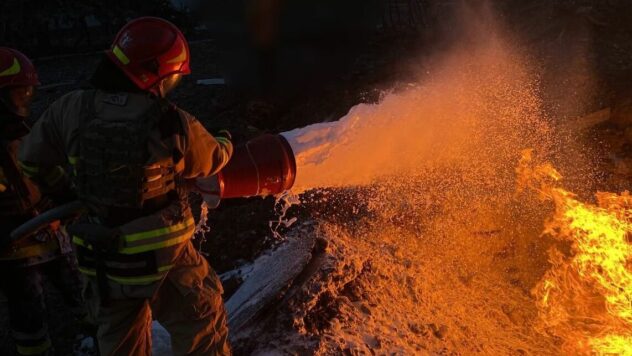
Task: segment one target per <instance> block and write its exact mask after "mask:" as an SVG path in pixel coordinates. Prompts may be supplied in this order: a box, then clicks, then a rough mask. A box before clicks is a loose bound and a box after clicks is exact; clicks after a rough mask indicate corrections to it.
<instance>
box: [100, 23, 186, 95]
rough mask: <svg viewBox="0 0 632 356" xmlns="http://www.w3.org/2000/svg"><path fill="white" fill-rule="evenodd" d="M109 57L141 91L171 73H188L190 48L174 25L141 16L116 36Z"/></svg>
mask: <svg viewBox="0 0 632 356" xmlns="http://www.w3.org/2000/svg"><path fill="white" fill-rule="evenodd" d="M106 53H107V56H108V57H109V58H110V60H112V62H114V64H115V65H117V66H118V67H119V68H120V69H121V70H122V71H123V73H125V75H126V76H127V77H128V78H129V79H131V80H132V82H134V84H136V86H138V87H139V88H140V89H142V90H152V87H153V86H154V85H155V84H156V83H158V82H159V81H160V80H162V79H164V78H166V77H168V76H170V75H172V74H182V75H185V74H189V73H191V69H190V68H189V45H188V43H187V40H186V39H185V38H184V35H183V34H182V32H181V31H180V30H179V29H178V28H177V27H176V26H175V25H174V24H172V23H171V22H169V21H167V20H163V19H161V18H157V17H141V18H138V19H135V20H132V21H130V22H128V23H127V24H126V25H125V26H123V28H122V29H121V31H119V33H118V34H117V35H116V38H115V39H114V43H113V44H112V48H110V49H109V50H107V52H106Z"/></svg>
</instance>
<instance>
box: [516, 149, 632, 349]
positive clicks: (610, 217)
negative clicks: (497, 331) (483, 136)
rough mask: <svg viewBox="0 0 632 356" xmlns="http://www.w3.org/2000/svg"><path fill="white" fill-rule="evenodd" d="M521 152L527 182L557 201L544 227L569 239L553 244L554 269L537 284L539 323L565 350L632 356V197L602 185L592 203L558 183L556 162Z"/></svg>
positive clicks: (520, 174) (521, 172)
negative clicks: (566, 247)
mask: <svg viewBox="0 0 632 356" xmlns="http://www.w3.org/2000/svg"><path fill="white" fill-rule="evenodd" d="M532 161H533V160H532V152H531V151H530V150H527V151H524V152H523V155H522V159H521V162H520V165H519V167H518V169H517V173H518V182H519V184H520V186H522V187H529V188H532V189H534V190H536V191H537V192H538V193H539V195H540V198H541V199H543V200H547V201H552V202H554V204H555V213H554V216H553V218H551V219H550V220H549V221H547V222H546V224H545V231H544V234H546V235H549V236H552V237H553V238H555V239H557V240H559V241H561V242H563V243H567V244H569V243H570V251H569V252H566V253H565V252H562V251H561V249H560V248H553V249H551V250H550V251H549V260H550V262H551V264H552V268H551V269H550V270H549V271H548V272H547V273H546V274H545V276H544V277H543V279H542V281H541V282H540V283H539V284H538V285H536V287H535V288H534V289H533V291H532V292H533V294H534V295H535V297H536V298H537V306H538V310H539V313H540V317H541V318H540V319H541V323H540V324H541V325H539V327H540V328H541V329H542V330H543V331H545V332H548V333H550V334H553V335H555V336H558V337H561V338H562V339H563V340H564V346H563V350H564V351H566V352H574V353H577V352H579V353H584V354H590V353H596V354H599V355H612V354H617V355H632V272H631V271H630V262H631V261H632V245H631V244H630V242H629V236H630V233H631V232H632V221H631V218H632V196H631V195H630V193H629V192H627V191H626V192H623V193H621V194H614V193H605V192H600V193H597V194H596V200H597V203H596V204H595V205H593V204H589V203H584V202H581V201H579V200H578V199H577V197H576V196H575V195H574V194H573V193H571V192H568V191H566V190H564V189H562V188H561V187H559V182H560V180H561V179H562V177H561V175H560V174H559V173H558V172H557V171H556V170H555V168H553V167H552V166H551V165H547V164H545V165H539V166H534V165H533V163H532Z"/></svg>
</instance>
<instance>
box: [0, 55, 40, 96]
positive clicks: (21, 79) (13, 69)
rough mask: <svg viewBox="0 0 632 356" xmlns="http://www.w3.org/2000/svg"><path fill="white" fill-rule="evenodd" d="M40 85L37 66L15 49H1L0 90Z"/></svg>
mask: <svg viewBox="0 0 632 356" xmlns="http://www.w3.org/2000/svg"><path fill="white" fill-rule="evenodd" d="M39 84H40V82H39V80H38V79H37V71H35V66H33V63H31V60H30V59H28V57H26V56H25V55H24V54H22V52H20V51H17V50H15V49H12V48H7V47H0V89H3V88H7V87H29V86H37V85H39Z"/></svg>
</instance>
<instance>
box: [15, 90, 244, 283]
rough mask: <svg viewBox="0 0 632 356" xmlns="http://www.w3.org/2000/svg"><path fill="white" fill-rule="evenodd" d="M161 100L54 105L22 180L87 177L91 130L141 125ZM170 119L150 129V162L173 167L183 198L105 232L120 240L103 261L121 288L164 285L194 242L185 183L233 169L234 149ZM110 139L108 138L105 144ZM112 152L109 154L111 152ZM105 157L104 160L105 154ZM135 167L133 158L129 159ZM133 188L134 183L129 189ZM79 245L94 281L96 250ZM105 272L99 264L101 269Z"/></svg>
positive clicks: (113, 97)
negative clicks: (95, 124) (58, 173)
mask: <svg viewBox="0 0 632 356" xmlns="http://www.w3.org/2000/svg"><path fill="white" fill-rule="evenodd" d="M159 100H164V99H159V98H156V97H155V96H153V95H150V94H146V93H108V92H104V91H99V90H77V91H74V92H71V93H68V94H66V95H65V96H63V97H62V98H60V99H59V100H57V101H56V102H54V103H53V104H52V105H51V106H50V107H49V108H48V109H47V110H46V112H44V114H43V115H42V116H41V118H40V119H39V120H38V121H37V123H36V124H35V125H34V127H33V128H32V130H31V133H30V134H29V135H28V136H27V137H25V138H24V142H23V144H22V146H21V148H20V152H19V160H20V164H21V165H22V167H23V169H24V172H25V173H26V174H28V175H29V176H32V177H34V178H37V177H43V176H46V175H48V174H50V173H49V172H50V171H52V170H54V169H55V166H58V165H63V166H66V167H68V169H67V170H68V171H69V172H70V175H71V176H73V175H74V176H77V175H78V174H80V173H77V172H80V171H81V170H82V167H81V166H80V164H81V162H82V157H81V156H82V154H83V153H82V152H85V149H86V148H84V150H82V149H81V144H80V142H85V141H82V134H83V130H85V127H86V125H88V123H89V122H91V121H92V120H94V119H95V118H98V119H99V120H103V121H107V120H117V121H120V120H130V121H133V120H142V119H143V118H144V117H145V116H146V114H147V112H148V111H149V110H151V108H153V107H155V105H156V102H157V101H159ZM165 115H167V116H165V117H163V118H160V120H158V122H157V123H156V125H153V126H151V127H150V128H149V129H148V131H149V132H147V135H146V140H147V141H146V142H147V147H146V149H147V151H148V154H149V156H148V157H149V158H148V161H147V167H153V165H156V164H159V163H160V162H165V160H168V161H170V162H172V163H173V170H174V171H175V173H173V174H174V175H175V178H176V180H177V184H176V187H177V188H178V191H179V194H178V198H177V199H172V200H171V202H170V203H169V204H168V205H167V206H166V207H163V208H160V209H159V210H158V211H154V212H151V213H150V214H147V215H142V216H138V217H135V218H133V219H132V220H130V221H124V222H122V223H121V224H120V225H118V226H111V225H110V226H107V228H108V229H115V230H116V231H117V232H118V238H117V240H118V241H117V243H116V246H115V247H114V250H113V251H109V252H108V253H107V256H106V262H105V268H106V272H107V277H108V278H109V279H110V280H111V281H113V282H116V283H119V284H130V285H144V284H150V283H153V282H155V281H158V280H160V279H162V277H164V275H165V274H166V273H167V271H169V270H170V269H171V268H172V267H173V266H174V265H175V261H176V259H177V257H178V256H179V255H180V252H181V251H182V249H183V247H184V245H185V244H186V242H187V241H188V240H189V239H190V238H191V237H192V235H193V233H194V229H195V223H194V220H193V217H192V214H191V210H190V207H189V205H188V202H187V199H186V194H184V193H182V192H181V189H180V188H182V185H183V184H182V182H183V181H184V180H187V179H194V178H198V177H205V176H210V175H213V174H216V173H217V172H219V170H220V169H221V168H223V167H224V165H226V163H228V160H229V159H230V157H231V155H232V151H233V147H232V144H231V143H230V141H229V140H228V139H225V138H223V137H218V138H214V137H213V136H212V135H211V134H209V133H208V131H207V130H206V129H205V128H204V127H203V126H202V125H201V123H200V122H199V121H198V120H197V119H195V118H194V117H193V116H192V115H190V114H189V113H187V112H185V111H183V110H181V109H179V108H177V107H175V106H174V105H173V104H170V103H169V110H168V114H165ZM107 139H109V138H107ZM117 139H118V138H117V137H111V142H112V147H113V150H114V151H116V149H118V148H120V147H117V145H121V142H120V141H118V140H117ZM106 151H107V150H106ZM104 154H107V153H104ZM130 160H131V157H130ZM130 184H133V183H130ZM88 219H89V221H90V222H91V223H95V224H102V225H107V224H106V223H104V222H103V221H100V220H99V218H98V217H95V216H89V217H88ZM73 242H74V243H75V244H76V245H77V255H78V260H79V265H80V270H81V271H82V272H83V273H85V274H88V275H93V276H94V275H96V269H97V264H98V263H97V261H96V260H95V255H94V252H95V251H94V246H91V245H90V244H89V243H87V242H86V240H85V239H84V238H83V237H82V236H73ZM99 265H100V266H101V264H99Z"/></svg>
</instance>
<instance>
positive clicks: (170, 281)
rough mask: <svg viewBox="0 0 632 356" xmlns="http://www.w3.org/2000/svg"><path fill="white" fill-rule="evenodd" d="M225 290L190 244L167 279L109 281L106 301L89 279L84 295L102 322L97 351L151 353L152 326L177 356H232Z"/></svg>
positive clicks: (135, 355)
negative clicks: (167, 338) (161, 331)
mask: <svg viewBox="0 0 632 356" xmlns="http://www.w3.org/2000/svg"><path fill="white" fill-rule="evenodd" d="M222 293H223V289H222V286H221V282H220V280H219V278H218V276H217V274H216V273H215V272H214V271H213V270H212V269H211V267H210V266H209V265H208V263H207V262H206V260H205V259H204V257H202V256H201V255H200V253H199V252H198V251H197V250H196V249H195V247H194V246H193V244H192V243H191V241H187V242H185V246H184V248H183V251H182V253H181V254H180V256H179V257H178V259H177V260H176V263H175V265H174V267H173V268H171V269H170V270H169V272H168V273H167V274H166V276H165V277H164V278H163V279H162V280H160V281H157V282H154V283H152V284H149V285H122V284H117V283H115V282H113V281H110V292H109V298H108V302H107V303H102V300H101V298H100V294H99V290H98V286H97V282H96V280H95V279H94V278H90V280H89V282H88V284H87V286H86V289H85V290H84V297H85V299H86V303H87V305H88V313H89V314H90V316H91V318H93V319H94V320H95V321H96V323H97V324H98V331H97V337H98V343H99V351H100V353H101V355H102V356H109V355H132V356H145V355H151V323H152V319H155V320H157V321H158V322H159V323H160V324H161V325H162V326H164V328H165V329H166V330H167V331H168V332H169V334H170V335H171V347H172V350H173V353H174V354H175V355H230V354H231V351H230V346H229V343H228V328H227V325H226V312H225V310H224V304H223V301H222Z"/></svg>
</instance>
